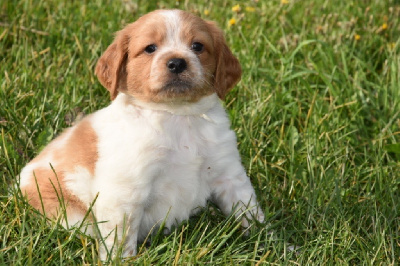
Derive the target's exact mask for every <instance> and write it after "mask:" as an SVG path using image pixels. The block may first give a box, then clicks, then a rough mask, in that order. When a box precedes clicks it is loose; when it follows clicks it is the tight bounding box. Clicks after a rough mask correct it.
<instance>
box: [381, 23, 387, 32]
mask: <svg viewBox="0 0 400 266" xmlns="http://www.w3.org/2000/svg"><path fill="white" fill-rule="evenodd" d="M381 28H382V30H387V28H388V24H387V23H386V22H385V23H383V24H382V27H381Z"/></svg>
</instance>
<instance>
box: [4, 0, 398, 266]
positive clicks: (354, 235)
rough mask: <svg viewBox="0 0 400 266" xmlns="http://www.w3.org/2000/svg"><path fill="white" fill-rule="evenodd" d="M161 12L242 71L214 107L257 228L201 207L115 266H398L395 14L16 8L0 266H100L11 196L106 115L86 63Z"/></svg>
mask: <svg viewBox="0 0 400 266" xmlns="http://www.w3.org/2000/svg"><path fill="white" fill-rule="evenodd" d="M235 4H240V6H241V11H240V12H239V13H235V12H233V11H232V7H233V6H234V5H235ZM160 7H167V8H181V9H185V10H189V11H192V12H194V13H196V14H199V15H200V16H202V17H204V18H207V19H210V20H215V21H217V22H218V23H219V25H220V26H221V27H222V28H223V29H224V30H225V32H226V36H227V40H228V42H229V44H230V46H231V48H232V50H233V51H234V53H235V54H236V55H237V56H238V57H239V59H240V62H241V64H242V67H243V77H242V81H241V82H240V83H239V84H238V86H236V88H235V89H234V90H233V91H232V92H231V93H230V94H229V96H228V98H227V100H226V106H227V110H228V112H229V114H230V117H231V119H232V127H233V128H234V130H235V131H236V132H237V135H238V142H239V149H240V152H241V155H242V158H243V163H244V165H245V167H246V169H247V170H248V173H249V176H250V177H251V179H252V183H253V184H254V186H255V189H256V191H257V195H258V197H259V200H260V202H261V205H262V207H263V209H264V210H265V213H266V219H267V224H269V226H264V227H262V226H261V227H258V228H253V230H252V232H251V233H250V235H249V236H248V237H243V236H242V232H241V230H240V228H239V227H238V223H237V222H236V221H235V219H234V218H232V217H231V218H225V217H224V216H223V215H221V214H220V213H219V212H218V211H213V210H212V208H213V207H212V206H209V208H206V209H205V210H204V211H203V212H201V214H200V215H198V216H196V217H193V218H192V219H190V220H189V221H187V222H185V223H184V224H183V225H181V226H179V227H178V228H176V229H175V230H173V231H172V233H171V234H170V235H167V236H164V235H163V234H156V235H155V236H153V237H152V240H151V244H148V245H144V246H142V247H141V248H140V251H139V254H138V256H137V257H136V258H134V259H131V260H129V261H126V263H127V264H129V263H132V261H134V262H137V263H143V264H158V263H159V264H162V263H165V264H173V263H178V264H189V263H193V264H195V263H200V264H203V263H210V264H257V263H258V262H265V263H273V264H297V263H298V264H353V265H354V264H357V265H358V264H385V265H387V264H389V265H390V264H397V263H399V261H400V218H399V217H400V171H399V169H400V168H399V166H400V137H399V134H400V130H399V127H400V41H399V37H400V34H399V33H400V3H399V1H397V0H387V1H382V0H371V1H322V0H303V1H293V0H288V4H284V3H281V1H277V0H274V1H263V0H260V1H245V2H239V1H226V0H225V1H223V0H221V1H211V0H206V1H200V0H195V1H183V0H181V1H175V0H170V1H158V2H157V1H144V0H142V1H137V2H135V1H132V2H131V1H125V0H121V1H101V0H93V1H58V0H47V1H39V0H25V1H17V0H16V1H1V2H0V86H1V89H0V127H1V131H0V134H1V135H0V176H1V185H0V195H1V196H0V212H1V214H0V264H1V265H10V264H17V265H18V264H22V265H25V264H37V265H40V264H43V263H48V264H57V265H59V264H68V265H69V264H82V263H85V264H97V263H99V258H98V253H97V249H98V242H97V241H96V240H95V239H92V238H90V237H87V236H85V235H82V234H80V233H79V232H78V231H77V230H69V231H68V230H65V229H63V228H61V227H60V226H59V225H57V223H56V222H53V223H48V222H46V220H45V219H44V218H43V217H41V216H40V215H37V214H36V213H35V212H34V211H33V210H32V208H31V207H29V206H27V205H26V203H25V202H24V201H23V200H22V199H21V197H20V194H19V193H18V191H17V190H16V189H15V188H14V186H15V184H16V182H17V175H18V173H19V172H20V170H21V168H22V167H23V166H24V165H25V164H26V163H27V162H28V161H29V160H30V159H32V158H33V157H34V156H35V155H36V154H37V153H38V151H39V150H40V149H41V148H43V146H45V145H46V143H48V142H49V141H50V140H51V139H52V138H53V137H54V136H55V135H57V134H59V133H60V132H61V131H62V129H63V128H65V127H67V126H69V125H70V123H71V120H73V118H74V117H75V116H76V115H77V114H80V113H86V114H88V113H91V112H94V111H95V110H98V109H100V108H102V107H104V106H106V105H108V104H109V97H108V92H107V91H106V90H105V89H104V88H103V87H102V86H101V85H100V83H99V82H98V81H97V79H96V77H95V76H94V71H93V69H94V66H95V64H96V62H97V59H98V58H99V56H100V54H101V53H102V52H103V51H104V50H105V49H106V47H107V45H108V44H110V43H111V41H112V38H113V32H115V31H117V30H119V29H121V28H122V27H123V26H124V25H125V24H126V23H128V22H132V21H134V20H135V19H136V18H138V17H139V16H140V15H141V14H144V13H146V12H148V11H151V10H153V9H156V8H160ZM246 7H253V8H254V11H253V12H251V11H248V10H246ZM206 10H207V11H209V14H208V15H206V13H207V12H205V11H206ZM231 18H235V19H236V24H235V25H232V26H228V21H229V19H231ZM270 231H272V232H273V233H272V234H269V232H270ZM292 245H294V246H298V247H300V249H299V250H298V252H291V251H290V250H289V246H292ZM114 263H124V262H121V261H118V260H115V261H114Z"/></svg>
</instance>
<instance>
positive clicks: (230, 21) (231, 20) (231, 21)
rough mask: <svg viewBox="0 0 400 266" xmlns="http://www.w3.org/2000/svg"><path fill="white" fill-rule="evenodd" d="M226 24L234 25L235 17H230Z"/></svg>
mask: <svg viewBox="0 0 400 266" xmlns="http://www.w3.org/2000/svg"><path fill="white" fill-rule="evenodd" d="M228 24H229V26H233V25H235V24H236V19H235V18H231V19H230V20H229V21H228Z"/></svg>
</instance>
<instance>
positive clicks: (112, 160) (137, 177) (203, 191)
mask: <svg viewBox="0 0 400 266" xmlns="http://www.w3.org/2000/svg"><path fill="white" fill-rule="evenodd" d="M124 97H125V96H124V95H123V94H121V96H119V98H117V99H116V100H115V102H114V103H113V104H112V105H111V106H109V107H107V108H105V109H103V110H100V111H99V112H97V113H95V114H94V115H93V119H92V126H93V127H94V129H95V131H96V132H97V134H98V138H99V141H98V153H99V159H98V162H97V164H96V168H95V178H94V179H93V181H91V182H90V192H89V193H86V192H84V194H86V196H85V195H82V196H80V198H82V197H83V198H86V202H85V203H86V204H90V201H91V200H93V199H94V196H95V195H96V194H97V193H99V196H98V199H97V202H96V204H95V211H96V210H101V211H100V212H99V213H97V214H96V215H97V216H98V217H97V218H98V220H103V219H104V220H107V219H108V218H107V216H108V214H106V213H107V212H112V213H115V215H116V216H119V217H123V216H124V215H129V214H131V213H133V212H135V211H136V210H135V209H136V208H141V209H142V219H141V222H140V230H139V236H138V237H139V238H143V237H145V236H146V235H147V234H148V232H149V230H150V229H151V228H152V227H153V226H154V225H155V224H157V223H160V222H162V221H163V220H164V219H165V224H166V226H167V227H169V226H171V225H172V224H173V223H175V222H178V223H179V222H181V221H182V220H185V219H187V218H189V215H190V214H191V213H193V211H195V210H196V209H198V207H202V206H204V205H205V204H206V201H207V199H208V198H209V197H210V196H211V194H212V192H213V190H212V185H213V184H212V182H213V180H214V179H215V178H216V177H217V176H219V175H220V174H221V172H223V171H224V169H223V168H224V167H226V165H225V164H221V163H220V162H219V161H220V160H221V159H219V158H220V157H221V156H222V157H225V156H228V157H229V158H231V159H232V158H234V159H236V160H240V159H239V156H238V153H237V150H236V141H235V140H236V138H235V135H234V133H233V132H232V131H231V130H229V120H228V118H227V116H226V114H225V111H224V110H223V108H222V106H221V105H220V103H219V102H218V99H217V98H216V96H214V95H212V96H211V97H210V98H209V99H205V100H204V103H201V102H200V103H198V104H199V105H202V106H197V110H198V111H202V109H204V113H201V112H200V113H198V114H188V115H185V114H184V113H183V112H185V110H183V109H179V110H178V111H177V110H173V111H174V112H175V113H178V114H175V113H171V112H169V111H165V110H148V109H143V108H141V107H137V106H134V105H125V103H124V101H125V100H126V99H124ZM210 105H211V107H210ZM189 110H191V111H193V110H196V107H191V108H189ZM231 159H230V160H231ZM221 167H222V168H221ZM71 181H72V180H71ZM73 183H75V182H70V183H69V184H73ZM69 188H70V189H71V190H73V192H74V193H75V194H80V193H81V192H82V191H74V186H73V185H70V186H69ZM87 195H90V196H89V197H88V196H87ZM102 213H104V215H102ZM102 216H103V217H102ZM117 223H118V222H117Z"/></svg>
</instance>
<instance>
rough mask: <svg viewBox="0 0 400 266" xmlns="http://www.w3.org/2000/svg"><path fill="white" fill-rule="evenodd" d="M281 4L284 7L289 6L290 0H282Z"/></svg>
mask: <svg viewBox="0 0 400 266" xmlns="http://www.w3.org/2000/svg"><path fill="white" fill-rule="evenodd" d="M281 4H282V5H287V4H289V0H281Z"/></svg>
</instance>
